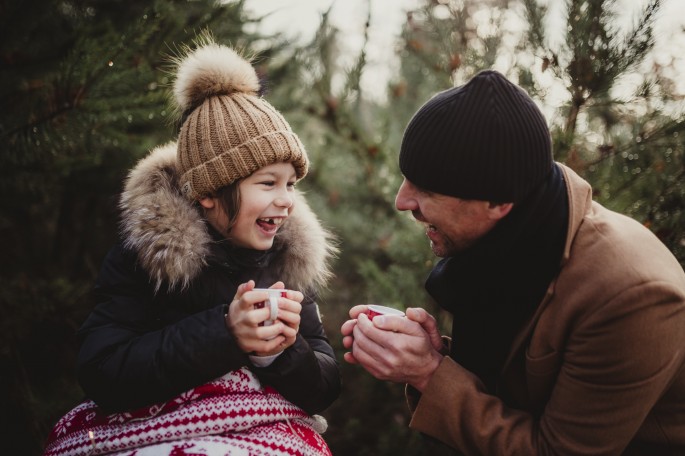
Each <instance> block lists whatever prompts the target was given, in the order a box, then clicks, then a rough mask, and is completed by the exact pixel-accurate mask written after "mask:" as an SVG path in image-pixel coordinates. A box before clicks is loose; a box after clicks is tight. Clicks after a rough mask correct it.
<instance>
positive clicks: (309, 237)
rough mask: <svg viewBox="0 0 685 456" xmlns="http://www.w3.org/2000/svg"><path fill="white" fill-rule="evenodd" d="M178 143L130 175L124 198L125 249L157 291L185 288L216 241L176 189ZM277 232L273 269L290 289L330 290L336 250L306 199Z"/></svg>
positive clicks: (156, 152)
mask: <svg viewBox="0 0 685 456" xmlns="http://www.w3.org/2000/svg"><path fill="white" fill-rule="evenodd" d="M178 177H179V176H178V172H177V169H176V143H175V142H171V143H168V144H166V145H164V146H160V147H157V148H155V149H153V150H152V151H151V152H150V154H149V155H148V156H147V157H145V158H143V159H142V160H141V161H140V162H138V164H137V165H136V166H135V167H134V169H133V170H132V171H131V172H130V173H129V176H128V179H127V180H126V184H125V187H124V191H123V193H122V195H121V199H120V203H119V206H120V209H121V212H122V221H121V232H122V237H123V239H124V244H125V246H126V247H128V248H130V249H132V250H134V251H135V252H137V255H138V260H139V262H140V264H141V265H142V267H143V268H144V269H145V271H146V272H147V273H148V275H149V276H150V279H151V281H152V282H153V283H154V285H155V290H158V289H159V288H160V287H161V286H162V285H163V284H165V283H166V284H168V287H169V289H174V288H177V287H187V286H188V285H189V284H190V283H191V282H192V281H193V279H195V278H196V277H197V276H198V275H199V274H200V273H201V271H202V269H203V268H204V267H206V266H207V257H208V255H209V253H210V245H211V243H212V238H211V236H210V234H209V232H208V231H207V228H206V225H205V223H204V221H203V218H202V214H201V213H200V211H199V210H198V209H197V208H196V207H195V206H194V205H193V203H192V202H189V201H188V200H187V199H185V198H184V197H183V195H182V194H181V192H180V189H179V187H178ZM295 198H296V200H295V207H294V208H293V210H292V212H291V214H290V216H289V217H288V219H287V220H286V222H285V223H284V224H283V226H282V227H281V229H280V230H279V233H278V235H277V236H276V239H275V241H274V247H275V248H276V249H277V250H279V251H281V252H282V253H281V254H280V255H277V256H276V259H275V260H274V262H272V265H271V267H273V268H275V271H276V272H277V273H278V277H280V278H281V279H280V280H282V281H283V282H284V283H285V286H286V287H287V288H292V289H297V290H305V289H308V288H312V287H314V288H319V287H323V286H325V285H326V283H327V281H328V279H329V278H330V277H331V275H332V273H331V270H330V264H329V263H330V260H331V259H332V257H334V256H335V255H336V254H337V252H338V250H337V247H336V246H335V240H334V236H333V235H332V234H331V233H330V232H329V231H328V230H326V229H324V228H323V226H322V225H321V223H320V221H319V219H318V218H317V217H316V215H315V214H314V213H313V212H312V210H311V209H310V207H309V205H308V204H307V202H306V200H305V198H304V196H303V195H302V193H300V192H296V196H295Z"/></svg>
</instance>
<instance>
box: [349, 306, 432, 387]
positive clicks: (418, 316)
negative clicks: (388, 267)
mask: <svg viewBox="0 0 685 456" xmlns="http://www.w3.org/2000/svg"><path fill="white" fill-rule="evenodd" d="M365 312H366V306H365V305H360V306H355V307H353V308H352V309H350V317H351V320H348V321H346V322H345V323H344V324H343V325H342V327H341V329H340V331H341V333H342V335H343V346H344V347H345V348H347V349H350V350H351V351H350V352H348V353H345V355H344V358H345V360H346V361H347V362H349V363H352V364H360V365H361V366H362V367H364V369H366V370H367V371H368V372H369V373H370V374H371V375H373V376H374V377H376V378H378V379H379V380H388V381H392V382H397V383H409V384H410V385H412V386H413V387H414V388H416V389H417V390H419V391H423V389H424V388H425V387H426V385H427V384H428V381H429V380H430V378H431V376H432V375H433V372H434V371H435V370H436V369H437V367H438V365H439V364H440V362H441V361H442V357H443V355H442V354H441V353H440V350H442V340H441V337H440V334H439V332H438V330H437V324H436V322H435V318H433V317H432V316H431V315H430V314H428V313H427V312H426V311H425V310H423V309H419V308H411V309H407V312H406V315H407V317H406V318H405V317H400V316H395V315H381V316H377V317H375V318H374V319H373V321H372V320H370V319H369V318H368V317H367V316H366V314H365Z"/></svg>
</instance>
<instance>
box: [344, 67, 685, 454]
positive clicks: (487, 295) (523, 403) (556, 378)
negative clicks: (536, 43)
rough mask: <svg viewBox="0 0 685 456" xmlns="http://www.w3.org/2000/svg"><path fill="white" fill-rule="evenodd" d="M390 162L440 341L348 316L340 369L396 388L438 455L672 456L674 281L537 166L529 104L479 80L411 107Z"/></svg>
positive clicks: (682, 419) (542, 129)
mask: <svg viewBox="0 0 685 456" xmlns="http://www.w3.org/2000/svg"><path fill="white" fill-rule="evenodd" d="M399 161H400V168H401V170H402V173H403V174H404V177H405V179H404V182H403V183H402V185H401V187H400V189H399V191H398V192H397V197H396V201H395V204H396V206H397V209H399V210H401V211H412V214H413V215H414V217H415V218H416V220H418V221H419V222H421V223H423V224H424V225H425V226H426V235H427V236H428V238H429V239H430V243H431V248H432V250H433V252H434V253H435V254H436V255H437V256H439V257H442V260H441V261H440V262H439V263H438V265H437V266H436V267H435V268H434V269H433V271H432V272H431V274H430V276H429V278H428V280H427V282H426V290H427V291H428V293H429V294H430V295H431V296H432V297H433V298H434V299H435V300H436V302H437V303H438V304H439V305H440V306H441V307H442V308H443V309H445V310H447V311H448V312H450V313H451V314H452V315H453V325H452V334H451V338H444V339H443V338H441V336H440V334H439V333H438V330H437V326H436V322H435V319H434V318H433V317H432V316H431V315H429V314H428V313H427V312H426V311H425V310H423V309H419V308H409V309H407V311H406V315H407V318H403V317H397V316H385V317H376V318H374V319H373V321H371V320H369V319H368V318H367V316H366V315H365V314H364V311H365V310H366V306H364V305H360V306H355V307H353V308H352V309H351V310H350V317H351V320H348V321H347V322H345V323H344V324H343V326H342V328H341V331H342V334H343V344H344V346H345V348H347V349H349V350H351V351H350V352H348V353H346V354H345V359H346V360H347V361H348V362H350V363H357V364H360V365H361V366H363V367H364V368H365V369H366V370H368V371H369V372H370V373H371V374H372V375H374V376H375V377H377V378H378V379H381V380H389V381H393V382H402V383H407V384H408V387H407V397H408V401H409V405H410V409H411V411H412V419H411V423H410V427H411V428H413V429H416V430H418V431H420V432H422V433H424V434H426V435H427V436H430V437H431V438H429V439H428V440H429V441H434V439H437V440H438V441H440V442H442V443H443V444H446V445H447V446H449V447H451V448H452V449H453V450H452V452H453V453H454V454H460V453H463V454H474V455H475V454H482V455H497V456H501V455H510V454H511V455H513V454H516V455H536V454H562V455H570V454H579V455H590V454H591V455H600V454H601V455H605V454H606V455H609V454H611V455H614V454H644V455H669V454H680V455H682V454H685V274H684V272H683V269H682V267H681V266H680V264H679V263H678V262H677V261H676V259H675V258H674V257H673V255H672V254H671V253H670V252H669V251H668V249H667V248H666V247H665V246H664V245H663V244H662V243H661V242H660V241H659V240H658V239H657V238H656V237H655V236H654V235H653V234H652V233H651V232H650V231H649V230H648V229H646V228H645V227H643V226H642V225H640V224H639V223H637V222H636V221H634V220H632V219H630V218H628V217H625V216H622V215H620V214H617V213H614V212H611V211H609V210H607V209H605V208H604V207H602V206H600V205H599V204H597V203H596V202H593V201H592V192H591V188H590V186H589V185H588V183H587V182H585V181H584V180H583V179H581V178H580V177H579V176H578V175H577V174H575V173H574V172H573V171H572V170H571V169H569V168H567V167H565V166H564V165H561V164H559V163H555V162H554V161H553V160H552V152H551V142H550V134H549V130H548V127H547V124H546V122H545V119H544V117H543V115H542V113H541V112H540V111H539V109H538V108H537V107H536V105H535V103H534V102H533V101H532V100H531V99H530V97H529V96H528V95H527V94H526V93H525V92H524V91H523V90H521V89H520V88H518V87H517V86H515V85H514V84H512V83H511V82H509V81H508V80H507V79H506V78H504V77H503V76H502V75H501V74H499V73H497V72H494V71H484V72H481V73H479V74H478V75H476V76H475V77H474V78H473V79H472V80H471V81H469V82H468V83H467V84H465V85H463V86H461V87H456V88H453V89H450V90H447V91H445V92H441V93H439V94H437V95H436V96H435V97H433V98H432V99H431V100H429V101H428V102H427V103H426V104H425V105H424V106H423V107H422V108H420V109H419V111H418V112H417V113H416V114H415V116H414V117H413V119H412V120H411V122H410V123H409V125H408V127H407V129H406V131H405V134H404V138H403V141H402V146H401V151H400V159H399ZM443 340H444V341H445V343H444V344H443Z"/></svg>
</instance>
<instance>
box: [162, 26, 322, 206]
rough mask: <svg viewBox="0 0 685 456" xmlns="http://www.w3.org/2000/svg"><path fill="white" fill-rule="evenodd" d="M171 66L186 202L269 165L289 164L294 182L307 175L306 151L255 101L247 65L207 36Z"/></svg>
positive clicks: (255, 80)
mask: <svg viewBox="0 0 685 456" xmlns="http://www.w3.org/2000/svg"><path fill="white" fill-rule="evenodd" d="M175 63H176V66H177V68H176V78H175V81H174V87H173V94H174V99H175V101H176V104H177V109H178V111H180V112H181V113H182V115H183V117H182V122H183V123H182V126H181V130H180V132H179V135H178V151H177V166H178V169H179V174H180V187H181V191H182V192H183V194H184V195H185V196H186V197H187V198H189V199H191V200H195V199H199V198H202V197H204V196H208V195H212V194H213V193H214V192H215V191H216V190H218V189H220V188H221V187H224V186H227V185H230V184H232V183H233V182H235V181H237V180H238V179H241V178H244V177H247V176H249V175H250V174H252V173H253V172H255V171H257V170H258V169H260V168H262V167H264V166H267V165H270V164H272V163H278V162H287V163H292V165H293V167H294V168H295V173H296V175H297V178H298V179H301V178H302V177H304V176H305V175H306V174H307V169H308V167H309V160H308V158H307V152H306V151H305V148H304V146H303V145H302V143H301V142H300V140H299V138H298V137H297V135H296V134H295V133H294V132H293V131H292V129H291V128H290V125H288V122H287V121H286V120H285V119H284V118H283V116H282V115H281V114H280V113H279V112H278V111H277V110H276V109H275V108H274V107H273V106H271V105H270V104H269V103H268V102H267V101H266V100H264V99H263V98H262V97H260V96H259V90H260V83H259V78H258V77H257V73H256V72H255V69H254V68H253V66H252V65H251V64H250V62H248V61H247V60H246V59H245V58H243V57H242V56H241V55H240V54H238V52H236V51H235V50H233V49H231V48H229V47H227V46H223V45H219V44H216V43H215V42H214V41H213V39H212V38H211V37H210V36H209V35H205V36H203V37H201V39H200V40H199V41H198V43H197V47H196V49H194V50H189V51H188V52H187V53H186V54H185V55H184V56H183V57H179V58H176V59H175Z"/></svg>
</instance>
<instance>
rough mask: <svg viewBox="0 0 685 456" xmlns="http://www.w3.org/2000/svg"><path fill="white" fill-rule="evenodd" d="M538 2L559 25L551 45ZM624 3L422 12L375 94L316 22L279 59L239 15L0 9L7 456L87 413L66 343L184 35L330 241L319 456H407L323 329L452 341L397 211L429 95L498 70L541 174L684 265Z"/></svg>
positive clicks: (155, 133)
mask: <svg viewBox="0 0 685 456" xmlns="http://www.w3.org/2000/svg"><path fill="white" fill-rule="evenodd" d="M371 1H373V0H371ZM673 1H677V0H673ZM550 5H556V6H560V7H561V10H562V12H563V14H562V16H563V20H562V23H561V24H559V23H557V24H556V25H555V26H553V27H552V26H550V25H546V24H550V21H548V20H547V19H548V15H549V12H548V8H549V6H550ZM620 6H621V3H620V2H616V1H609V0H607V1H601V0H592V1H590V0H586V1H581V0H555V1H552V2H544V3H538V2H536V0H517V1H514V0H509V1H506V0H488V1H478V0H459V1H450V0H440V1H437V0H423V1H419V2H418V6H417V8H416V9H414V10H412V11H408V12H407V16H406V23H405V24H404V25H403V27H402V30H401V34H400V35H399V36H398V37H397V43H396V46H395V47H394V48H391V49H388V50H387V52H388V53H393V54H395V55H396V57H397V59H398V66H397V68H396V70H395V69H393V74H392V75H391V77H390V79H389V80H388V81H387V84H386V82H385V81H384V82H383V84H384V85H387V87H386V88H385V90H384V93H383V94H380V95H382V96H380V97H379V94H378V93H373V94H369V93H366V92H365V90H364V88H363V85H362V84H360V81H361V80H362V77H363V76H365V75H366V76H368V75H369V73H368V71H369V63H368V56H367V49H366V47H365V46H364V45H362V47H361V49H360V50H359V51H358V53H357V54H356V55H354V56H353V58H352V64H349V62H350V59H349V56H347V57H346V58H345V59H343V58H342V49H343V48H344V46H341V44H343V43H345V40H346V39H348V37H347V36H345V35H344V34H342V33H340V30H338V29H337V28H336V27H335V25H334V24H332V23H331V21H330V14H329V13H324V14H323V15H322V16H321V21H320V24H319V26H318V28H317V31H316V33H315V34H314V36H313V37H312V38H311V40H308V41H306V42H293V41H290V40H288V39H287V38H285V37H283V36H280V35H277V34H276V35H265V34H263V33H262V32H260V31H259V30H261V29H260V27H259V22H260V20H262V18H260V17H255V15H254V14H253V13H249V12H248V10H247V9H246V8H245V5H244V3H243V2H242V1H232V2H228V3H216V2H214V1H210V0H194V1H180V0H176V1H159V0H139V1H136V2H129V1H123V0H73V1H70V0H65V1H51V0H23V1H20V0H1V1H0V34H1V35H2V39H1V40H0V100H2V107H3V109H2V110H1V111H0V201H1V205H2V206H1V212H0V231H1V235H0V248H1V250H0V252H1V253H2V260H3V261H2V262H0V311H1V312H2V320H1V321H0V429H1V430H2V431H1V432H2V435H3V448H4V450H3V453H4V454H26V455H34V454H40V453H41V451H42V447H43V442H44V439H45V438H46V436H47V433H48V432H49V430H50V429H51V428H52V426H53V425H54V423H55V422H56V421H57V419H58V418H59V417H60V416H61V415H62V414H64V413H65V412H66V411H67V410H69V409H70V408H71V407H73V406H74V405H76V404H77V403H78V402H79V401H81V400H82V399H83V396H82V394H83V393H82V392H81V390H80V388H79V387H78V385H77V384H76V382H75V378H74V359H75V353H76V345H75V339H74V334H75V331H76V329H77V328H78V327H79V325H80V324H81V322H82V321H83V319H84V318H85V315H86V314H87V313H88V312H89V310H90V309H89V305H88V302H86V300H85V295H86V293H87V291H88V290H89V289H90V287H91V286H92V283H93V281H94V278H95V276H96V274H97V272H98V268H99V264H100V261H101V260H102V258H103V257H104V254H105V252H106V251H107V249H108V248H109V246H110V245H111V243H112V242H113V241H114V239H115V236H116V232H117V223H118V215H117V207H116V206H117V198H118V193H119V192H120V190H121V186H122V182H123V179H124V177H125V175H126V172H127V170H128V169H129V168H130V167H131V166H132V165H133V164H134V163H135V162H136V161H137V160H138V159H140V158H141V157H143V156H144V155H145V154H146V152H147V151H148V150H149V149H150V148H152V147H154V146H155V145H158V144H161V143H163V142H166V141H169V140H172V139H173V138H174V136H175V132H176V126H175V125H174V120H173V119H172V116H171V109H170V107H169V104H168V90H169V84H170V75H169V73H168V69H169V55H172V54H174V53H175V52H176V50H177V49H178V47H179V46H180V45H182V44H184V43H190V42H191V41H192V39H193V38H194V37H195V35H196V34H197V33H198V32H200V31H201V30H209V31H210V32H211V33H212V34H213V35H214V36H215V38H216V39H217V41H219V42H221V43H225V44H231V45H234V46H239V47H243V48H245V49H249V50H251V51H253V52H255V53H256V54H257V56H258V60H257V62H258V63H257V68H258V71H259V74H260V77H262V78H263V80H264V81H265V84H266V87H267V93H266V97H267V99H268V100H269V101H270V102H271V103H272V104H273V105H275V106H276V107H277V108H278V109H280V110H281V111H282V112H283V113H284V115H285V116H286V118H287V119H288V120H289V121H290V123H291V125H292V126H293V129H294V130H295V131H296V132H297V133H298V134H299V135H300V137H301V139H302V141H303V142H304V144H305V145H306V147H307V149H308V151H309V154H310V158H311V161H312V163H313V169H312V171H311V174H310V175H309V176H308V178H307V179H305V181H304V182H302V184H301V185H300V188H302V189H303V190H305V191H306V192H307V194H308V198H309V200H310V203H311V205H312V206H313V207H314V209H315V210H316V212H317V213H318V214H319V216H320V218H321V219H322V221H323V222H324V224H325V225H326V226H327V227H328V228H330V229H331V230H332V231H334V232H335V233H336V234H337V235H338V237H339V239H340V247H341V254H340V257H339V258H338V259H337V260H336V262H335V264H334V269H335V273H336V277H335V279H334V280H333V281H332V283H331V285H330V288H329V289H328V290H327V291H326V292H325V294H324V297H323V300H322V302H321V307H322V311H323V317H324V324H325V325H326V329H327V331H328V334H329V337H330V339H331V342H332V343H333V344H334V347H335V348H336V349H337V351H338V354H339V359H340V361H341V365H342V369H343V375H344V379H343V381H344V391H343V394H342V397H341V398H340V400H339V401H338V402H337V403H335V404H334V405H333V406H332V407H331V408H329V409H328V410H327V411H326V412H325V413H324V415H325V417H326V418H327V419H328V421H329V429H328V431H327V433H326V434H325V438H326V440H327V441H328V443H329V445H330V447H331V450H332V451H333V453H334V454H339V455H352V454H354V455H391V454H393V455H394V454H403V455H414V454H416V455H418V454H421V450H420V436H418V435H417V434H416V433H414V432H412V431H409V430H408V428H407V424H408V420H409V414H408V412H407V409H406V406H405V402H404V396H403V386H402V385H393V384H388V383H385V382H380V381H376V380H375V379H373V378H372V377H371V376H370V375H368V374H367V373H366V372H364V371H363V370H362V369H360V368H357V367H354V366H349V365H347V364H346V363H344V362H343V361H342V353H343V349H342V347H341V341H340V335H339V328H340V325H341V324H342V323H343V321H344V320H345V319H346V315H347V309H348V308H349V307H350V306H352V305H354V304H357V303H362V302H381V303H383V304H386V305H391V306H395V307H399V308H404V307H407V306H424V307H426V308H428V309H429V311H431V312H432V313H434V314H435V315H436V316H437V317H438V318H439V322H440V324H441V325H442V327H443V328H448V327H449V323H450V321H449V316H448V315H445V314H443V313H441V312H439V310H438V309H436V307H435V305H434V303H433V302H431V301H430V300H429V298H428V297H427V296H426V295H425V293H424V292H423V281H424V279H425V277H426V276H427V274H428V272H429V271H430V269H431V267H432V265H433V264H434V262H435V258H434V257H433V255H432V253H431V251H430V249H429V246H428V243H427V241H426V240H425V237H424V235H423V233H422V230H421V228H420V227H418V226H416V224H415V223H414V222H413V221H412V220H411V217H410V216H408V215H407V214H400V213H397V211H395V209H394V204H393V201H394V194H395V191H396V190H397V188H398V186H399V183H400V181H401V176H400V174H399V171H398V168H397V152H398V150H399V144H400V141H401V135H402V131H403V129H404V127H405V125H406V123H407V122H408V120H409V119H410V117H411V115H412V114H413V112H414V111H415V110H416V109H417V108H418V107H419V106H420V105H421V104H423V103H424V102H425V101H426V100H427V99H428V97H429V96H431V95H432V94H433V93H435V92H437V91H439V90H444V89H447V88H449V87H451V86H453V85H456V84H462V83H463V82H465V81H466V80H467V79H468V78H469V77H470V76H472V75H474V74H475V73H476V72H477V71H479V70H481V69H484V68H490V67H495V68H497V69H499V70H500V71H502V72H503V73H505V74H506V75H507V76H509V77H510V78H511V79H513V80H514V81H516V82H518V83H519V84H520V85H521V86H523V87H525V88H526V90H528V91H529V93H530V94H531V96H533V98H535V100H536V101H538V102H539V103H540V105H541V106H544V107H546V108H545V112H546V114H548V119H549V122H550V127H551V130H552V135H553V142H554V153H555V158H556V160H558V161H561V162H564V163H566V164H568V165H569V166H571V167H572V168H574V169H575V170H576V171H577V172H579V173H580V174H581V175H583V176H584V177H585V178H586V179H588V180H589V181H590V182H591V183H592V185H593V188H594V190H595V197H596V199H598V200H599V201H601V202H602V203H603V204H605V205H606V206H608V207H610V208H612V209H614V210H617V211H619V212H622V213H625V214H629V215H631V216H633V217H635V218H636V219H637V220H639V221H640V222H642V223H644V224H645V225H646V226H648V227H649V228H650V229H652V230H653V231H654V232H655V233H656V234H657V235H658V236H659V237H660V238H661V239H662V240H663V242H664V243H665V244H666V245H668V247H669V248H670V249H671V250H672V251H673V253H674V254H675V255H676V256H677V257H678V259H679V260H680V262H681V264H685V228H684V227H685V212H684V208H685V184H684V179H683V176H684V174H685V161H684V151H685V144H684V142H685V123H684V120H685V117H684V115H683V111H684V110H683V107H684V103H683V96H684V94H683V90H682V86H680V88H679V86H678V83H679V81H678V80H677V79H675V78H676V75H677V74H678V71H677V67H676V66H675V65H676V64H677V63H678V62H677V61H676V60H674V59H673V58H672V59H671V60H669V59H668V58H665V59H664V58H662V59H655V58H654V55H655V51H659V52H662V53H663V52H667V50H664V49H655V48H654V43H655V40H654V27H655V24H656V20H657V19H658V17H659V13H660V11H661V9H662V8H663V5H661V2H660V1H657V0H650V1H644V2H642V3H641V5H640V7H639V9H638V10H637V13H636V14H634V15H631V17H629V18H628V19H629V20H628V21H626V18H625V11H623V10H621V7H620ZM514 19H515V20H514ZM374 20H377V21H381V20H383V19H382V18H373V17H371V16H369V18H368V21H367V23H366V28H364V30H363V31H362V36H363V39H364V40H368V38H369V36H368V30H369V27H370V24H372V23H373V21H374ZM512 21H513V22H514V23H516V24H518V25H516V26H515V27H512V25H511V24H512ZM626 24H628V25H626ZM512 29H516V30H514V31H515V32H516V33H514V31H512ZM681 32H682V31H681ZM366 42H367V41H364V43H366ZM342 62H347V63H345V64H343V63H342ZM371 77H373V76H372V75H371Z"/></svg>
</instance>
